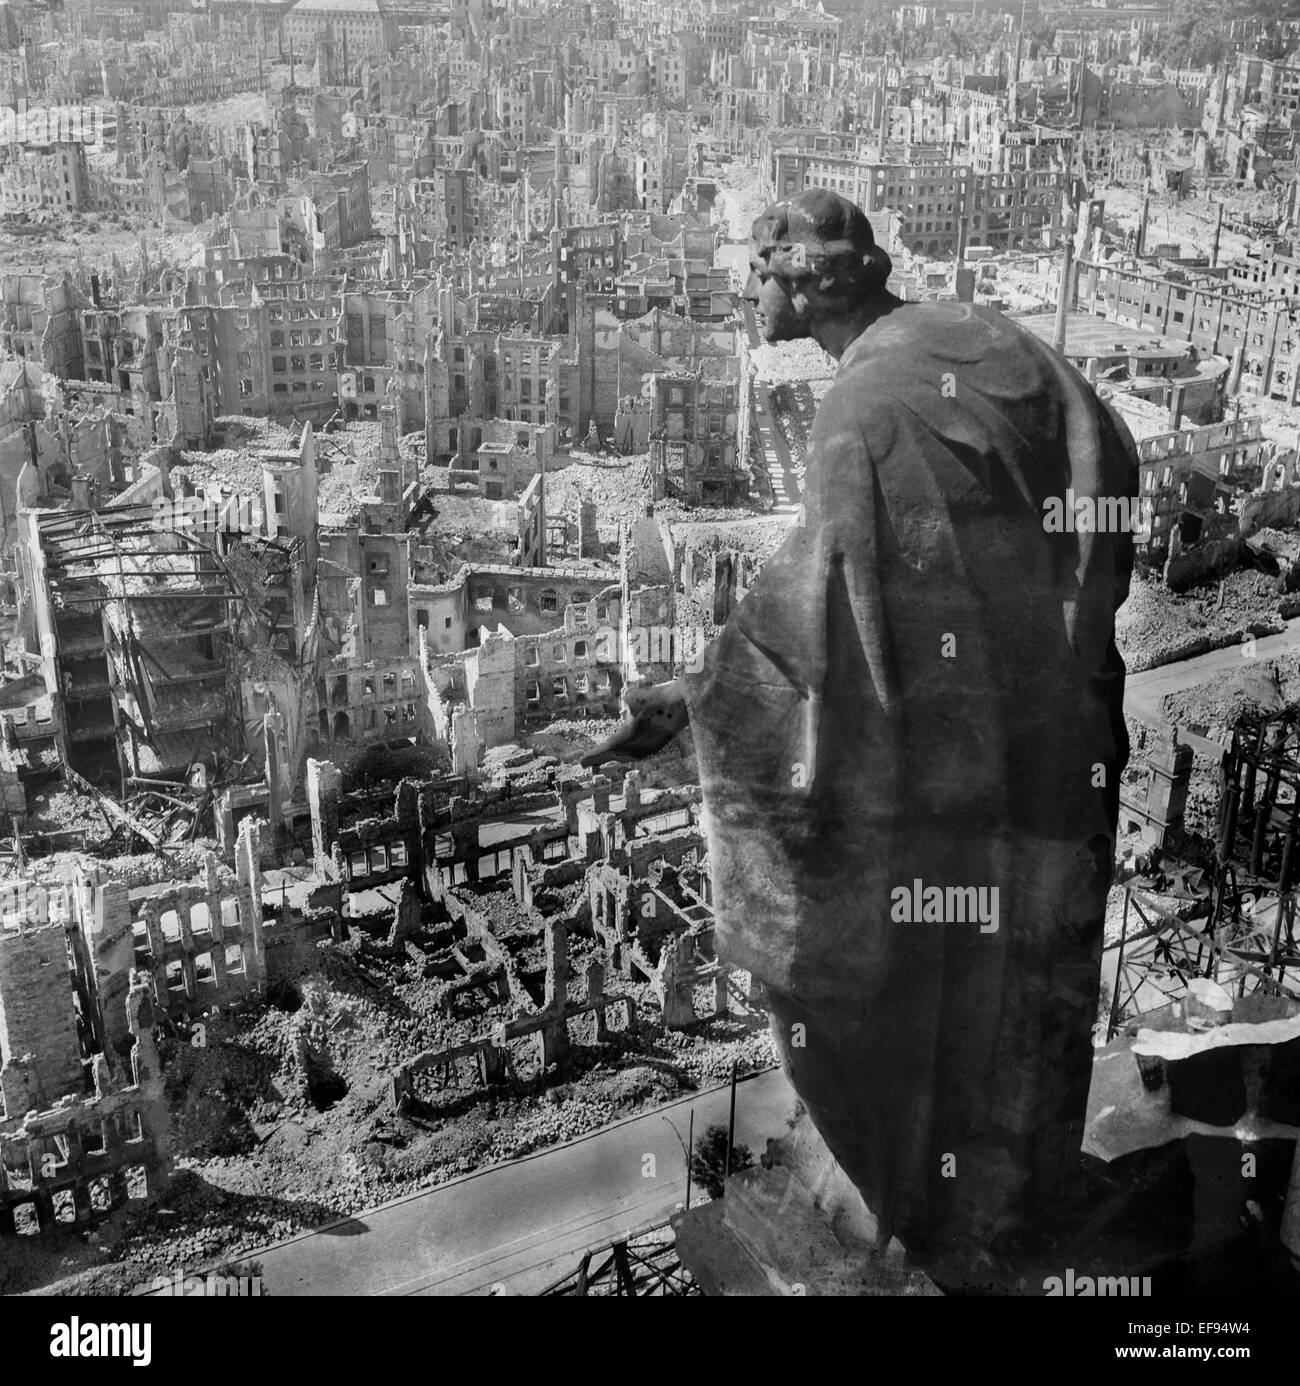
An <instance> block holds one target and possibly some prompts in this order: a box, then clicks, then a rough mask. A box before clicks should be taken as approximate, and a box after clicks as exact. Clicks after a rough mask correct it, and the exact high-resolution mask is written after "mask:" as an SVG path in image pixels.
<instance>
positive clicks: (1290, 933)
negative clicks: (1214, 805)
mask: <svg viewBox="0 0 1300 1386" xmlns="http://www.w3.org/2000/svg"><path fill="white" fill-rule="evenodd" d="M1298 848H1300V712H1295V711H1290V712H1281V713H1272V714H1267V715H1264V716H1261V717H1257V718H1244V719H1243V720H1242V721H1240V722H1238V724H1237V726H1236V727H1235V728H1234V730H1233V733H1232V744H1231V746H1230V747H1228V748H1226V749H1225V753H1224V757H1223V761H1222V764H1221V767H1220V797H1219V815H1218V828H1217V834H1216V844H1215V852H1214V860H1213V862H1212V864H1211V865H1210V866H1209V867H1208V869H1205V870H1198V869H1196V868H1183V869H1182V870H1180V871H1179V872H1178V873H1177V878H1178V880H1177V884H1178V890H1177V896H1178V897H1179V898H1181V900H1182V901H1183V902H1184V903H1183V904H1181V905H1178V906H1177V907H1175V908H1173V909H1170V908H1169V907H1168V906H1167V905H1166V904H1163V903H1161V900H1160V898H1159V896H1158V893H1157V892H1156V891H1154V890H1152V889H1144V888H1143V887H1141V886H1137V885H1130V886H1129V887H1128V888H1127V889H1126V890H1125V893H1124V916H1123V922H1122V925H1121V930H1120V940H1119V945H1118V952H1117V956H1116V959H1115V966H1114V976H1113V983H1112V994H1111V1006H1110V1018H1109V1025H1108V1034H1107V1038H1108V1039H1109V1038H1113V1037H1114V1035H1115V1034H1116V1032H1117V1031H1118V1029H1119V1027H1120V1026H1121V1025H1122V1024H1123V1022H1124V1021H1125V1020H1126V1019H1129V1018H1132V1017H1133V1016H1135V1015H1143V1014H1146V1013H1147V1012H1149V1011H1152V1010H1156V1009H1158V1008H1159V1007H1161V1006H1164V1005H1167V1004H1169V1003H1171V1002H1173V1001H1176V1000H1177V999H1178V998H1179V997H1180V996H1181V995H1182V993H1183V992H1184V991H1185V990H1186V987H1187V983H1188V982H1189V981H1190V980H1191V979H1192V978H1193V977H1208V978H1209V979H1210V980H1212V981H1215V982H1218V983H1219V984H1220V985H1221V986H1223V987H1225V988H1226V989H1227V990H1228V991H1230V992H1233V993H1235V994H1236V995H1237V996H1239V997H1240V996H1246V995H1248V994H1251V993H1254V992H1257V991H1258V992H1264V993H1267V994H1270V995H1274V996H1287V997H1291V998H1293V999H1296V1000H1300V976H1297V975H1296V974H1298V973H1300V940H1298V939H1297V937H1296V915H1297V896H1300V890H1298V889H1297V881H1298V879H1300V858H1298V856H1297V849H1298ZM1105 971H1106V972H1109V968H1107V969H1105Z"/></svg>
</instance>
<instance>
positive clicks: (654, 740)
mask: <svg viewBox="0 0 1300 1386" xmlns="http://www.w3.org/2000/svg"><path fill="white" fill-rule="evenodd" d="M623 701H624V702H625V703H626V704H627V710H628V712H629V713H630V714H631V715H630V716H629V717H627V718H626V719H625V720H624V721H623V723H622V725H621V726H620V727H619V728H618V730H617V731H616V732H615V733H614V734H613V736H611V737H610V738H609V739H608V740H607V741H603V742H602V743H601V744H600V745H599V746H597V747H596V749H595V750H594V751H588V752H587V754H586V755H585V756H583V757H582V759H581V760H580V761H579V762H578V763H579V764H580V765H585V766H587V767H589V768H590V769H592V770H598V769H599V768H600V767H601V766H602V765H603V764H604V763H605V762H606V761H607V760H643V759H644V758H645V757H646V756H652V755H654V754H655V752H656V751H662V750H663V748H664V747H665V746H666V745H667V744H668V743H669V742H670V741H671V740H672V739H673V737H675V736H676V735H677V734H678V732H680V731H681V730H682V728H683V727H685V726H686V723H687V721H688V720H689V718H688V716H687V711H686V691H685V689H684V688H683V687H682V685H681V683H680V682H679V681H678V680H676V679H674V680H673V682H672V683H661V684H656V685H655V686H654V687H653V688H629V689H628V690H627V692H626V694H625V695H624V698H623Z"/></svg>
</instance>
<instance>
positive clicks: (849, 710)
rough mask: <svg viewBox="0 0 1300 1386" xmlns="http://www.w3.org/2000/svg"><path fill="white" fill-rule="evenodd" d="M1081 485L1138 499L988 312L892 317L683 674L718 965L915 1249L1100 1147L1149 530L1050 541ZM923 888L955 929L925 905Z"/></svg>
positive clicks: (849, 378) (1019, 1205)
mask: <svg viewBox="0 0 1300 1386" xmlns="http://www.w3.org/2000/svg"><path fill="white" fill-rule="evenodd" d="M1069 491H1072V492H1073V498H1074V500H1075V501H1076V502H1077V501H1078V500H1080V499H1084V500H1086V499H1089V498H1093V499H1095V498H1101V497H1106V498H1124V501H1125V502H1127V501H1128V500H1130V499H1134V498H1136V494H1137V467H1136V460H1135V457H1134V452H1133V446H1132V440H1131V439H1130V438H1129V436H1128V433H1127V430H1125V429H1124V427H1123V425H1122V424H1121V423H1120V422H1119V421H1118V419H1117V418H1116V417H1115V416H1114V415H1113V414H1112V413H1111V412H1110V411H1109V409H1108V408H1107V407H1106V406H1105V405H1103V404H1102V403H1101V402H1100V401H1099V400H1098V399H1097V397H1096V395H1095V394H1094V393H1093V391H1092V389H1091V387H1090V386H1089V385H1088V383H1087V382H1086V381H1085V380H1084V379H1083V377H1082V376H1081V375H1080V374H1079V373H1078V372H1077V371H1075V370H1074V368H1073V367H1071V366H1070V365H1069V364H1068V363H1067V362H1066V361H1064V360H1063V359H1061V358H1060V357H1058V356H1057V355H1056V354H1055V353H1054V352H1053V351H1051V350H1050V349H1049V348H1048V347H1046V346H1045V345H1044V344H1042V343H1040V342H1039V341H1038V340H1037V339H1036V338H1034V337H1033V336H1031V335H1030V334H1029V333H1027V332H1025V331H1023V330H1022V329H1019V328H1017V327H1016V326H1015V325H1014V324H1013V323H1012V322H1011V321H1009V320H1008V319H1006V318H1004V317H1003V316H1002V315H1001V314H999V313H997V312H995V311H993V310H989V309H984V308H978V307H972V306H970V305H966V304H924V305H922V304H916V305H903V306H902V307H899V308H897V309H896V310H895V311H893V312H892V313H891V314H889V315H888V316H886V317H883V318H881V319H878V320H877V321H876V322H875V323H873V324H872V325H871V326H870V327H869V328H868V329H867V330H866V331H865V332H864V333H862V335H861V336H859V337H858V338H857V340H856V341H854V342H853V343H852V344H851V345H850V346H849V348H848V349H847V350H846V352H845V353H844V355H843V357H842V359H841V361H840V365H839V369H838V372H837V374H836V377H835V381H834V383H833V385H832V387H831V389H830V391H829V393H828V394H827V396H826V398H825V399H824V401H823V402H822V404H821V407H820V409H819V410H818V413H817V417H816V421H815V424H814V427H813V430H812V437H811V441H810V447H809V456H808V469H807V478H806V494H805V497H804V513H803V515H802V517H801V520H800V523H798V524H797V525H796V527H795V528H793V529H792V531H791V533H790V534H789V535H788V537H787V539H786V541H785V543H784V544H783V545H782V547H781V549H780V550H779V551H778V552H777V554H776V555H774V556H773V558H772V559H771V560H769V562H768V563H767V564H766V565H765V566H764V568H763V570H762V572H761V574H760V576H759V579H758V581H757V582H756V584H755V585H754V587H753V588H752V590H751V591H750V592H749V594H748V595H747V596H746V597H745V599H744V600H743V601H742V602H741V603H740V605H739V606H738V607H737V608H736V610H735V611H734V612H733V613H732V616H731V618H730V620H729V621H728V623H727V624H726V626H725V627H724V629H723V631H722V633H721V635H720V637H719V639H718V640H717V641H716V642H715V643H714V644H713V646H712V647H711V648H710V650H709V651H708V654H707V657H706V659H705V662H704V665H703V668H702V669H701V671H700V672H699V673H698V674H695V675H689V676H687V678H686V680H685V683H686V691H687V701H688V706H689V710H690V719H691V725H692V728H693V732H694V738H695V745H696V751H697V755H698V760H699V766H700V773H701V781H702V787H703V794H704V812H705V822H706V827H707V832H708V841H709V849H710V861H711V867H712V872H713V884H714V908H715V912H716V916H717V934H716V941H717V947H718V950H719V953H720V954H721V955H722V956H723V957H724V958H726V959H728V960H730V961H732V962H733V963H735V964H736V965H739V966H743V967H745V968H748V969H750V970H751V971H752V972H753V973H754V974H756V975H757V976H758V977H759V978H760V979H761V980H762V981H763V982H764V983H765V985H766V987H767V989H768V991H769V994H770V996H771V997H772V1009H773V1015H774V1027H775V1030H776V1034H777V1040H778V1044H779V1046H780V1047H781V1049H782V1053H783V1057H784V1058H785V1060H786V1062H787V1065H788V1067H789V1068H790V1070H791V1074H792V1078H793V1080H794V1082H795V1086H796V1088H797V1089H798V1090H799V1091H800V1094H801V1096H802V1097H803V1098H804V1100H805V1102H806V1103H807V1105H808V1108H809V1112H810V1115H811V1116H812V1118H813V1120H814V1122H815V1123H816V1124H817V1125H818V1128H819V1129H820V1130H821V1133H822V1135H823V1136H824V1137H825V1139H826V1140H827V1143H828V1145H829V1146H830V1149H831V1151H832V1153H833V1154H834V1155H835V1156H836V1158H837V1159H838V1160H839V1162H840V1163H841V1165H842V1166H843V1167H844V1168H845V1170H846V1172H847V1173H848V1174H849V1175H850V1177H851V1178H852V1179H853V1180H854V1182H855V1183H856V1184H857V1187H858V1188H859V1189H860V1191H861V1192H862V1194H863V1197H864V1198H865V1200H866V1202H867V1204H868V1206H869V1207H871V1209H872V1211H873V1212H874V1213H875V1214H876V1215H877V1217H878V1218H879V1219H880V1220H881V1223H882V1226H883V1228H884V1229H885V1230H886V1231H889V1230H892V1231H894V1232H896V1233H897V1235H898V1236H899V1237H900V1238H901V1240H902V1241H903V1243H904V1245H905V1246H907V1247H908V1248H909V1250H913V1251H924V1250H926V1249H927V1248H930V1249H933V1248H939V1249H942V1248H944V1247H949V1246H955V1245H957V1244H958V1243H959V1242H960V1241H961V1239H963V1238H970V1237H974V1238H977V1239H980V1240H982V1241H985V1242H987V1241H988V1240H989V1239H990V1238H992V1237H995V1236H996V1235H997V1233H998V1231H999V1230H1001V1229H1004V1228H1008V1227H1017V1226H1021V1225H1023V1224H1025V1223H1033V1222H1034V1221H1035V1219H1037V1218H1039V1217H1041V1216H1042V1214H1043V1211H1044V1209H1045V1208H1047V1207H1049V1206H1050V1204H1051V1201H1052V1200H1053V1198H1054V1197H1056V1196H1057V1192H1058V1190H1059V1189H1060V1187H1061V1181H1062V1180H1063V1179H1064V1178H1065V1177H1066V1175H1067V1173H1068V1170H1069V1168H1070V1165H1071V1160H1072V1159H1074V1158H1075V1157H1076V1156H1077V1151H1078V1146H1079V1141H1080V1138H1081V1134H1082V1125H1083V1118H1084V1112H1085V1108H1086V1104H1087V1094H1088V1083H1089V1078H1090V1074H1091V1061H1092V1044H1091V1036H1092V1027H1093V1024H1094V1022H1095V1020H1096V1009H1097V999H1098V977H1099V971H1100V956H1101V946H1102V929H1103V920H1104V914H1105V902H1106V893H1107V889H1108V887H1109V884H1110V880H1111V871H1112V864H1113V856H1114V840H1115V826H1116V818H1117V813H1118V803H1119V781H1120V775H1121V772H1122V770H1123V768H1124V765H1125V762H1126V760H1127V757H1128V740H1127V736H1126V734H1125V730H1124V723H1123V716H1122V699H1123V688H1124V665H1123V662H1122V660H1121V659H1120V656H1119V654H1118V652H1117V650H1116V648H1115V642H1114V617H1115V611H1116V609H1117V608H1118V607H1119V606H1120V605H1121V604H1122V603H1123V601H1124V600H1125V598H1126V596H1127V594H1128V584H1129V576H1130V571H1131V567H1132V538H1131V534H1130V532H1128V530H1127V529H1125V528H1122V527H1118V526H1114V525H1113V524H1112V532H1104V533H1096V532H1090V531H1087V532H1079V531H1078V530H1075V532H1068V531H1067V532H1057V531H1059V528H1060V527H1059V525H1055V524H1049V523H1046V521H1047V517H1048V515H1049V513H1052V503H1053V501H1055V502H1056V503H1057V504H1058V506H1059V505H1060V504H1064V503H1065V502H1066V500H1067V492H1069ZM1055 513H1056V515H1057V517H1058V518H1059V513H1060V512H1059V509H1058V510H1057V511H1056V512H1055ZM1117 514H1118V515H1119V516H1120V517H1121V519H1122V518H1123V517H1124V516H1125V515H1126V514H1127V506H1126V505H1121V506H1114V505H1112V506H1110V507H1103V508H1102V518H1103V520H1106V519H1109V520H1110V521H1112V522H1113V521H1114V520H1115V517H1116V515H1117ZM928 887H941V888H944V891H945V892H946V893H945V894H944V895H943V897H942V898H943V899H944V900H945V901H947V902H948V904H949V906H950V908H948V909H947V911H946V914H945V916H944V917H943V918H942V920H936V919H934V918H930V919H929V920H928V921H927V920H926V919H925V918H924V917H922V918H912V917H911V916H912V915H913V914H914V913H915V911H914V909H913V908H912V903H913V902H915V901H919V900H921V899H922V898H923V892H924V891H925V889H926V888H928ZM949 888H955V889H951V890H950V889H949ZM968 888H974V889H975V891H977V892H978V891H983V894H982V895H972V894H971V893H970V890H969V889H968ZM903 890H905V891H906V894H907V900H908V904H907V907H906V908H904V905H903V896H902V895H900V894H899V892H900V891H903ZM994 890H996V895H994V894H993V893H992V892H993V891H994ZM976 899H980V900H982V901H983V902H984V904H985V906H986V910H987V906H988V904H989V903H990V902H994V901H995V902H996V910H995V920H996V926H995V927H992V928H991V927H989V923H991V922H992V921H991V920H990V921H987V922H985V923H984V924H983V925H981V922H980V921H979V920H978V919H977V918H968V917H967V916H968V915H970V914H972V913H973V912H974V906H973V905H971V904H970V902H971V901H973V900H976ZM963 902H964V905H963ZM954 905H955V908H952V907H951V906H954ZM931 913H932V912H931ZM799 1027H802V1031H801V1030H800V1028H799Z"/></svg>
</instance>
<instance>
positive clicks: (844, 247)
mask: <svg viewBox="0 0 1300 1386" xmlns="http://www.w3.org/2000/svg"><path fill="white" fill-rule="evenodd" d="M749 265H750V276H749V282H748V283H747V284H746V285H745V293H744V296H745V298H746V299H747V300H748V301H749V302H750V303H752V304H753V305H754V308H755V312H756V313H757V314H758V316H759V331H760V333H761V334H762V336H763V338H764V340H765V341H769V342H781V341H791V340H794V339H795V338H798V337H807V336H810V335H811V333H812V325H813V323H814V322H816V321H817V320H818V319H827V318H837V317H844V316H846V315H848V314H849V313H852V312H853V311H854V310H855V309H857V308H859V307H861V306H862V305H863V304H864V303H866V302H867V301H868V300H870V299H872V298H874V297H876V296H877V295H879V294H880V293H882V292H883V291H884V288H885V283H886V281H887V280H888V278H889V272H890V270H891V269H892V267H893V265H892V261H891V260H890V258H889V256H888V255H887V254H886V253H885V251H883V250H882V249H881V248H880V247H879V246H878V245H877V244H876V238H875V236H874V235H873V234H872V231H871V223H870V222H869V221H868V220H867V217H866V214H865V213H864V212H863V211H862V210H861V208H859V207H855V206H854V205H853V203H852V202H850V201H849V200H848V199H847V198H844V197H840V196H839V195H838V194H836V193H833V192H828V191H826V190H825V189H823V188H810V189H808V190H807V191H806V192H802V193H800V194H799V195H798V196H797V197H791V198H786V199H784V200H782V201H780V202H774V203H773V204H772V205H771V206H770V207H768V208H767V210H766V211H764V212H763V213H762V214H761V215H760V216H759V217H757V218H756V219H755V221H754V225H753V229H752V230H751V232H750V238H749Z"/></svg>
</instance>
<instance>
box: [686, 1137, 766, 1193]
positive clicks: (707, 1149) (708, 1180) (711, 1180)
mask: <svg viewBox="0 0 1300 1386" xmlns="http://www.w3.org/2000/svg"><path fill="white" fill-rule="evenodd" d="M753 1164H754V1156H753V1154H752V1152H751V1151H750V1149H749V1147H748V1146H747V1145H733V1146H732V1147H731V1172H732V1174H735V1173H736V1171H737V1170H742V1169H750V1168H751V1167H752V1166H753ZM726 1170H727V1128H726V1127H725V1126H723V1125H721V1124H718V1125H717V1126H710V1127H709V1129H708V1130H707V1131H706V1132H705V1133H704V1135H703V1136H701V1137H700V1139H699V1140H698V1141H697V1142H696V1144H695V1154H694V1155H693V1156H692V1157H691V1176H692V1178H693V1179H694V1180H695V1182H696V1183H697V1184H698V1185H699V1186H700V1188H702V1189H703V1190H704V1192H705V1193H706V1194H708V1196H709V1197H710V1198H721V1197H722V1195H723V1184H724V1181H725V1178H726Z"/></svg>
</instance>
